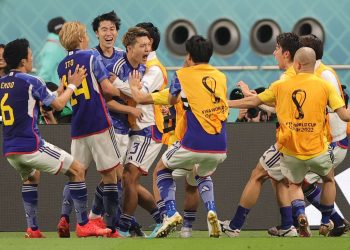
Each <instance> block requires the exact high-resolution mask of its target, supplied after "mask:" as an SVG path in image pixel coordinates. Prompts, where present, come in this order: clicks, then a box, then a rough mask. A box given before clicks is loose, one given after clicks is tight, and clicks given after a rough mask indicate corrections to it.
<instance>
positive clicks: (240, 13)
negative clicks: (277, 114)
mask: <svg viewBox="0 0 350 250" xmlns="http://www.w3.org/2000/svg"><path fill="white" fill-rule="evenodd" d="M349 9H350V1H347V0H337V1H333V2H332V1H325V0H314V1H305V0H293V1H280V0H266V1H261V0H248V1H239V0H219V1H218V0H205V1H201V0H177V1H173V0H149V1H146V0H127V1H126V0H114V1H112V0H104V1H93V0H74V1H71V0H60V1H52V0H31V1H25V0H0V34H1V35H0V43H6V42H8V41H11V40H13V39H16V38H18V37H25V38H27V39H28V40H29V41H30V43H31V47H32V49H33V52H34V56H36V55H37V54H38V52H39V51H40V48H41V47H42V45H43V44H44V42H45V39H46V36H47V30H46V24H47V22H48V20H49V19H51V18H52V17H55V16H63V17H64V18H65V19H66V20H79V21H81V22H83V23H84V24H86V25H87V29H88V33H89V35H90V46H95V45H96V44H97V39H96V37H95V35H94V34H93V31H92V28H91V25H90V24H91V21H92V19H93V18H94V17H95V16H97V15H99V14H101V13H105V12H108V11H111V10H115V11H116V12H117V14H118V15H119V17H120V18H121V20H122V26H121V29H120V32H119V38H120V37H121V36H122V35H123V34H124V33H125V31H126V30H127V28H128V27H130V26H133V25H135V24H136V23H138V22H143V21H150V22H153V23H154V24H155V25H156V26H158V27H159V29H160V31H161V34H162V36H163V39H162V41H161V44H160V47H159V49H158V55H159V57H160V59H161V60H162V62H163V63H164V65H165V66H167V67H169V68H170V69H171V70H170V72H169V75H170V76H171V75H172V72H171V71H172V70H173V69H174V68H173V67H178V66H181V65H182V61H183V57H181V56H178V55H174V54H173V53H172V52H170V51H169V50H168V48H167V46H166V44H165V39H164V36H166V30H167V28H168V26H169V25H170V24H171V23H172V22H173V21H176V20H179V19H185V20H187V21H189V22H191V23H192V24H193V26H194V27H195V29H196V31H197V33H198V34H201V35H204V36H207V34H208V29H209V27H210V25H211V24H213V23H214V22H215V21H216V20H218V19H221V18H227V19H229V20H231V21H232V22H234V23H235V24H236V26H237V27H238V29H239V33H240V43H239V46H238V49H237V50H236V51H235V52H234V53H231V54H229V55H225V56H223V55H220V54H217V53H216V54H214V56H213V57H212V60H211V63H212V64H213V65H215V66H257V67H255V68H254V69H252V70H224V72H225V73H226V75H227V77H228V88H229V90H231V89H232V88H234V83H236V82H237V81H239V80H244V81H246V82H247V83H249V84H250V86H251V87H252V88H254V87H258V86H267V85H268V83H270V82H272V81H274V80H276V79H277V78H278V76H279V74H280V71H279V70H276V69H274V68H273V67H272V69H266V67H265V66H274V65H275V64H276V62H275V60H274V58H273V56H271V55H262V54H259V53H257V52H255V50H254V49H253V48H252V46H251V37H250V33H251V31H252V28H253V27H254V24H256V22H257V21H259V20H264V19H271V20H273V21H275V22H276V23H277V24H278V26H279V27H280V30H281V31H282V32H287V31H291V30H293V28H294V26H295V25H296V24H297V23H298V21H300V20H302V19H304V18H313V19H315V20H317V21H318V22H319V23H320V24H321V26H322V27H323V29H324V33H325V53H324V62H325V63H326V64H332V65H345V67H344V69H339V70H338V71H337V72H338V74H339V76H340V78H341V80H342V83H343V84H345V85H347V83H348V81H349V77H350V71H349V70H348V68H347V65H348V64H349V58H350V50H349V47H348V41H349V40H350V29H348V24H349V23H350V16H349V15H348V10H349ZM119 40H120V39H118V42H117V45H118V46H120V47H122V46H121V44H120V42H119ZM34 60H35V59H34ZM264 67H265V68H264ZM234 114H235V112H231V118H230V119H231V120H232V119H234ZM42 130H43V134H44V136H46V139H47V140H48V141H50V142H52V143H57V145H58V146H60V147H62V148H65V149H67V150H69V144H70V141H69V127H66V126H56V127H55V128H54V129H53V128H52V127H42ZM53 130H54V131H55V132H53ZM228 132H229V158H228V159H227V160H226V162H225V163H224V164H223V165H222V166H221V167H220V168H219V170H218V171H217V173H215V176H214V178H215V184H216V198H217V201H218V207H219V213H220V217H222V218H230V217H231V215H232V214H233V212H234V210H233V209H234V207H235V205H236V204H237V203H238V201H239V196H240V193H241V191H242V189H243V185H244V183H245V182H246V180H247V179H248V176H249V173H250V170H251V169H252V168H253V167H254V166H255V164H256V162H257V160H258V157H259V156H260V155H261V153H262V152H264V150H265V149H266V148H267V146H269V145H270V144H271V143H272V142H273V138H274V130H273V125H272V124H242V125H238V124H234V125H233V124H232V125H230V126H229V131H228ZM348 163H349V160H348V158H347V160H346V162H345V163H343V164H342V165H341V168H340V169H338V171H337V173H340V172H341V171H342V170H344V169H345V167H346V166H348V165H349V164H348ZM1 168H2V173H1V177H0V182H1V184H0V195H1V196H0V197H1V202H0V207H1V210H0V211H1V213H0V222H1V223H0V231H3V230H6V231H22V230H23V229H24V228H25V220H24V217H23V208H22V204H21V201H20V181H19V178H18V176H17V175H16V173H15V172H14V170H13V169H12V168H10V166H9V165H8V163H7V162H6V160H5V159H4V158H1ZM343 173H344V175H345V174H347V172H346V173H345V172H343ZM347 175H348V174H347ZM89 178H90V179H89V180H90V185H89V187H90V191H91V190H92V187H93V186H94V184H95V183H96V181H97V177H96V175H95V171H94V170H93V168H92V169H91V170H90V173H89ZM91 178H92V179H91ZM344 178H345V179H346V178H348V177H344ZM344 178H343V179H344ZM146 179H147V180H146ZM346 180H349V178H348V179H346ZM63 181H64V177H58V178H55V177H52V176H47V175H45V176H44V178H43V183H42V185H41V188H40V193H39V195H40V198H41V199H40V215H39V216H40V224H41V225H42V228H43V230H54V229H55V225H56V223H57V217H58V214H59V209H60V208H59V202H60V200H61V197H60V193H61V189H62V187H63ZM145 181H147V183H148V182H149V181H150V178H145ZM349 183H350V180H349V181H348V182H347V186H345V189H346V190H347V192H350V186H349V185H350V184H349ZM178 186H179V188H178V189H179V202H178V204H179V209H181V207H180V206H181V204H182V202H181V199H182V195H183V194H182V188H181V184H179V185H178ZM345 189H344V188H342V190H345ZM338 191H339V190H338ZM338 196H339V197H338V198H339V204H338V205H339V207H340V209H341V210H342V212H344V215H346V216H348V217H349V216H350V214H349V209H348V205H349V204H348V202H347V201H346V197H347V199H348V200H349V201H350V195H349V194H347V193H342V192H341V191H340V192H338ZM91 197H92V195H90V198H91ZM275 204H276V202H275V200H274V198H273V195H272V190H271V188H270V185H269V184H267V185H266V187H265V188H264V192H263V194H262V197H261V200H260V202H259V204H258V205H257V206H256V208H254V211H253V212H252V213H251V215H250V218H249V220H248V225H247V228H252V229H253V228H254V229H259V228H266V227H268V226H270V225H274V224H277V223H278V216H277V215H278V209H277V206H276V205H275ZM342 208H343V209H342ZM345 208H346V209H345ZM201 209H202V208H201ZM140 210H141V209H139V211H140ZM138 217H139V220H140V221H141V222H142V223H143V224H144V225H148V224H150V223H151V221H150V219H149V216H148V215H146V214H145V213H143V212H139V213H138ZM204 218H205V216H204V212H203V210H201V211H200V212H199V217H198V220H197V221H198V222H197V223H196V226H195V228H197V229H205V227H206V225H205V219H204Z"/></svg>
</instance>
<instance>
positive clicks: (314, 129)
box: [258, 73, 345, 160]
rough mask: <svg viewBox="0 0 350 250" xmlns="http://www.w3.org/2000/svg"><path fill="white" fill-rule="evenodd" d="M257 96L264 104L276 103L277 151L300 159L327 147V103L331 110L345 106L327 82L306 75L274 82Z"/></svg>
mask: <svg viewBox="0 0 350 250" xmlns="http://www.w3.org/2000/svg"><path fill="white" fill-rule="evenodd" d="M258 97H259V99H260V100H261V101H262V102H264V103H265V102H275V103H276V113H277V117H278V121H279V124H280V128H279V130H278V132H277V142H278V143H279V145H281V149H280V151H281V152H282V153H284V154H286V155H291V156H294V157H296V158H299V159H301V160H307V159H311V158H313V157H316V156H318V155H320V154H322V153H324V152H325V151H326V150H327V148H328V143H327V139H326V137H325V134H326V126H325V124H326V107H327V103H328V105H329V106H330V107H331V108H332V109H333V110H336V109H338V108H340V107H343V106H344V105H345V104H344V101H343V100H342V99H341V97H340V96H339V95H338V93H337V91H336V90H335V88H334V87H333V86H332V85H331V84H330V83H328V82H327V81H325V80H323V79H321V78H319V77H317V76H316V75H314V74H307V73H299V74H297V75H295V76H293V77H291V78H289V79H286V80H279V81H276V82H274V83H273V84H271V86H270V87H269V89H267V90H266V91H264V92H263V93H260V94H259V95H258Z"/></svg>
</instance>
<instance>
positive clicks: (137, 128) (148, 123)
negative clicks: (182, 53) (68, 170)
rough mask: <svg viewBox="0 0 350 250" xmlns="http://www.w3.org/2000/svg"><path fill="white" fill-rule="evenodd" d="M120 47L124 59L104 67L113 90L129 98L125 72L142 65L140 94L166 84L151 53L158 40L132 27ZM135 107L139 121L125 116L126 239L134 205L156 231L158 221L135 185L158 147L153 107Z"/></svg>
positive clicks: (149, 202) (156, 213)
mask: <svg viewBox="0 0 350 250" xmlns="http://www.w3.org/2000/svg"><path fill="white" fill-rule="evenodd" d="M150 38H151V39H150ZM123 44H124V46H125V48H126V56H125V57H124V58H121V59H120V60H119V61H117V62H116V63H115V64H114V65H110V66H108V67H107V68H108V69H109V70H111V71H112V72H113V73H115V74H116V76H118V78H116V79H115V81H114V84H115V87H117V88H119V89H120V90H121V91H122V92H123V93H124V94H125V95H127V96H129V97H131V92H130V86H129V84H128V83H127V80H128V76H129V73H130V72H131V71H132V70H133V69H137V70H138V71H139V72H140V73H141V74H143V72H145V70H146V69H145V68H144V66H143V65H140V64H146V68H147V70H146V73H145V74H144V75H143V77H142V91H143V92H146V93H152V92H154V91H157V90H159V89H160V88H161V87H162V86H163V85H164V83H165V82H166V75H165V74H164V72H165V71H163V70H162V69H161V67H159V65H158V64H157V63H158V61H157V60H158V59H157V57H156V53H155V51H153V50H154V49H157V47H158V44H159V37H158V38H156V37H154V36H151V35H150V34H149V33H148V32H147V31H146V30H145V29H143V28H141V27H132V28H130V29H129V30H128V32H127V33H126V34H125V35H124V37H123ZM151 59H153V61H152V64H149V62H148V61H150V60H151ZM164 70H165V69H164ZM127 102H128V104H129V105H133V106H134V103H133V102H134V101H133V100H132V99H131V98H128V99H127ZM136 107H138V108H140V109H141V110H142V113H143V116H142V117H141V118H140V119H135V118H133V117H130V116H129V124H130V126H131V131H130V133H129V136H130V142H129V148H128V152H127V156H126V161H125V168H124V173H123V180H124V182H123V184H124V202H123V214H122V215H121V217H120V221H119V228H120V233H121V234H122V235H124V236H129V230H130V228H131V226H132V224H133V221H135V217H134V213H135V210H136V207H137V204H138V203H139V204H140V205H141V206H142V207H143V208H144V209H146V210H147V211H148V212H149V213H150V214H151V215H152V217H153V218H154V220H155V221H156V229H157V227H159V225H160V224H161V221H162V220H161V217H160V213H159V211H158V208H157V205H156V203H155V200H154V197H153V195H152V194H151V193H150V192H149V191H148V190H147V189H145V188H144V187H143V186H142V185H141V184H140V183H139V179H140V177H141V175H147V174H148V169H149V168H150V167H151V165H152V163H153V161H154V160H155V158H156V157H157V155H158V153H159V151H160V149H161V146H162V144H161V143H157V142H156V138H155V137H154V135H155V133H154V131H155V115H154V111H153V105H137V106H136ZM160 139H161V137H160Z"/></svg>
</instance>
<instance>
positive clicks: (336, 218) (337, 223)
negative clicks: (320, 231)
mask: <svg viewBox="0 0 350 250" xmlns="http://www.w3.org/2000/svg"><path fill="white" fill-rule="evenodd" d="M331 220H332V221H333V223H334V227H340V226H341V225H343V224H344V218H342V217H341V216H340V214H338V213H337V211H335V209H334V208H333V211H332V214H331Z"/></svg>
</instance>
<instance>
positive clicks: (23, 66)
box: [0, 39, 110, 238]
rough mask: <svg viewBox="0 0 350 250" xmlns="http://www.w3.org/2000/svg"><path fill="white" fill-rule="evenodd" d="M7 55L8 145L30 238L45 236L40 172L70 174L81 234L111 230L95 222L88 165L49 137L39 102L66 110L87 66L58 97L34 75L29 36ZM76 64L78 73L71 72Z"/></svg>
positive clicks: (3, 85)
mask: <svg viewBox="0 0 350 250" xmlns="http://www.w3.org/2000/svg"><path fill="white" fill-rule="evenodd" d="M4 58H5V61H6V63H7V69H8V70H9V72H7V73H8V75H6V76H4V77H3V78H1V80H0V99H1V114H2V117H3V134H4V136H3V138H4V141H3V150H4V155H5V156H6V157H7V160H8V161H9V163H10V164H11V165H12V166H13V167H14V168H15V169H16V170H17V171H18V172H19V174H20V176H21V178H22V181H23V185H22V198H23V205H24V211H25V214H26V219H27V225H28V229H27V233H26V235H25V237H26V238H43V237H44V236H43V234H42V233H41V232H40V229H39V226H38V222H37V205H38V184H39V179H40V172H39V171H41V172H47V173H50V174H58V173H62V174H65V175H67V176H68V178H69V180H70V182H69V183H68V184H67V186H68V188H69V190H70V192H71V196H72V200H73V202H74V207H75V210H76V215H77V222H78V224H77V229H76V234H77V236H78V237H88V236H103V235H107V234H108V233H109V232H110V230H109V229H101V228H98V227H96V226H95V225H94V224H92V223H90V222H89V219H88V216H87V209H86V208H87V204H86V203H87V190H86V185H85V179H84V169H85V168H84V166H83V165H82V164H81V163H80V162H78V161H77V160H75V159H73V157H72V156H71V155H70V154H68V153H67V152H65V151H64V150H62V149H60V148H58V147H56V146H54V145H52V144H50V143H48V142H46V141H45V140H44V139H43V138H42V137H41V135H40V132H39V130H38V126H37V122H38V112H39V103H40V102H42V103H43V105H46V106H52V107H53V108H55V109H56V110H61V109H62V108H63V107H64V106H65V104H66V103H67V102H68V100H69V98H70V97H71V96H72V94H73V91H74V90H75V89H76V88H77V86H79V85H80V84H81V82H82V80H83V79H84V77H85V70H84V69H82V68H79V65H75V66H74V67H73V68H71V70H69V71H68V72H67V79H66V80H68V82H69V84H68V86H67V88H66V90H65V91H64V92H63V93H62V94H61V95H60V96H58V97H57V96H56V95H55V94H53V93H52V92H51V91H49V90H48V89H47V88H46V86H45V83H44V82H43V81H42V80H41V79H40V78H37V77H34V76H31V75H29V74H28V73H29V72H31V71H32V66H33V55H32V50H31V49H30V47H29V42H28V41H27V40H26V39H16V40H14V41H12V42H9V43H8V44H7V45H6V47H5V50H4ZM74 69H75V71H74V75H73V78H72V76H71V71H72V70H74ZM83 81H84V80H83Z"/></svg>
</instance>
